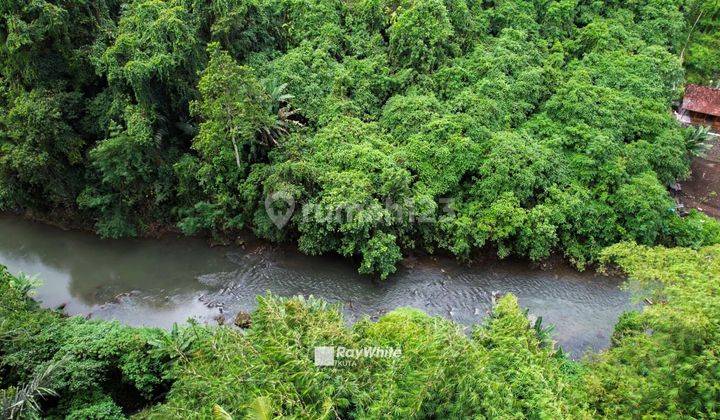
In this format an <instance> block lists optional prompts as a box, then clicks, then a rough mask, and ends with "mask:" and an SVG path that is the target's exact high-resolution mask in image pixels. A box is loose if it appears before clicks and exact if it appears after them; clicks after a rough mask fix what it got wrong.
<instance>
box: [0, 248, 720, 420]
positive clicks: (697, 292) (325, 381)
mask: <svg viewBox="0 0 720 420" xmlns="http://www.w3.org/2000/svg"><path fill="white" fill-rule="evenodd" d="M601 255H602V256H601V258H602V260H603V261H604V263H605V266H606V267H607V269H608V270H609V269H613V268H614V267H620V268H621V269H622V270H623V271H625V272H626V273H627V274H628V276H629V280H628V286H629V287H630V288H631V289H632V290H634V291H635V292H636V296H637V298H638V299H640V298H642V299H646V301H647V302H649V303H648V304H646V305H645V308H644V309H643V310H642V311H640V312H629V313H626V314H625V315H623V316H622V317H621V318H620V321H619V322H618V324H617V325H616V327H615V332H614V334H613V338H612V345H611V347H610V348H609V349H608V350H606V351H604V352H602V353H600V354H588V355H586V357H585V358H583V359H582V360H580V361H574V360H571V359H570V358H568V356H567V355H566V354H565V353H563V352H562V349H560V348H558V347H557V346H556V345H555V344H554V343H553V341H552V339H551V336H550V335H549V333H548V330H547V329H546V328H544V327H543V326H542V325H540V323H539V322H531V321H530V320H529V319H528V317H527V312H526V311H523V310H522V309H521V308H520V307H519V306H518V302H517V299H516V298H515V297H514V296H512V295H506V296H504V297H502V298H500V299H499V300H498V302H497V304H496V306H495V308H494V310H493V313H492V315H491V316H489V317H488V318H486V319H485V321H484V322H483V323H482V324H481V325H477V326H475V327H473V328H472V329H471V331H470V332H469V335H468V331H466V330H464V329H463V328H462V327H461V326H459V325H457V324H454V323H453V322H451V321H448V320H446V319H444V318H441V317H430V316H428V315H425V314H424V313H422V312H421V311H419V310H415V309H409V308H400V309H396V310H394V311H392V312H390V313H388V314H387V315H385V316H383V317H382V318H380V320H378V321H377V322H372V321H370V320H368V319H365V320H362V321H360V322H358V323H356V324H355V325H353V326H352V327H348V326H347V324H346V322H345V321H344V320H343V318H342V315H341V312H340V311H339V308H338V307H337V306H334V305H329V304H327V303H325V302H323V301H321V300H318V299H314V298H309V299H303V298H299V297H295V298H291V299H283V298H279V297H276V296H273V295H267V296H263V297H259V298H258V308H257V310H256V311H255V312H254V313H253V314H252V326H251V327H250V328H249V329H245V330H241V329H238V328H236V327H234V326H215V327H208V326H202V325H197V324H192V323H191V324H189V325H187V326H184V327H175V328H173V329H172V330H171V331H165V330H160V329H151V328H131V327H125V326H122V325H119V324H118V323H117V322H107V321H100V320H86V319H85V318H81V317H72V318H67V317H64V316H63V315H62V314H61V313H59V312H56V311H50V310H43V309H39V307H38V305H37V303H36V302H35V301H34V300H32V299H31V298H30V295H29V293H30V292H31V287H30V286H28V282H27V279H25V278H22V277H20V278H18V277H14V276H11V275H9V274H8V273H7V271H5V270H3V271H2V272H1V274H0V292H1V293H0V304H1V305H0V319H2V322H0V389H3V388H4V390H3V391H1V392H0V401H1V402H2V404H3V410H4V411H3V413H4V414H5V415H6V416H8V417H9V418H19V417H18V415H17V413H20V414H22V415H26V416H32V415H38V416H39V415H42V416H43V417H48V418H62V417H66V418H73V419H90V418H92V419H119V418H124V417H125V416H129V415H134V416H135V417H136V418H140V419H167V418H183V419H187V418H212V417H213V416H215V417H214V418H220V419H227V418H244V417H245V416H247V417H248V418H263V419H270V418H276V417H279V416H283V417H293V418H379V417H383V418H470V417H472V418H498V417H500V418H523V417H527V418H591V417H592V418H597V417H606V418H641V417H645V418H715V417H717V416H719V415H720V404H718V402H719V401H720V359H719V358H718V357H717V355H718V353H719V352H720V246H717V245H716V246H712V247H704V248H701V249H699V250H693V249H688V248H651V247H646V246H642V245H637V244H633V243H630V244H619V245H615V246H613V247H610V248H608V249H607V250H605V251H603V252H602V254H601ZM316 346H338V347H339V346H343V347H346V348H364V347H382V348H398V349H400V350H401V354H400V355H399V357H394V358H360V359H358V360H356V361H355V362H356V363H354V364H352V365H349V366H336V367H322V366H316V365H315V363H314V359H313V350H314V348H315V347H316ZM19 395H20V396H22V397H23V398H24V399H23V398H18V396H19ZM27 396H30V397H31V398H32V399H29V398H27ZM17 401H26V402H25V403H24V404H22V403H21V404H19V405H18V403H17ZM12 410H15V411H12ZM20 410H22V411H20ZM7 413H16V415H14V416H13V415H8V414H7Z"/></svg>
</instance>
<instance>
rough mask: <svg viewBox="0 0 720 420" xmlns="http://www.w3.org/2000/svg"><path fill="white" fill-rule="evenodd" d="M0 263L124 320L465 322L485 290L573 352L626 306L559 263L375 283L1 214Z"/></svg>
mask: <svg viewBox="0 0 720 420" xmlns="http://www.w3.org/2000/svg"><path fill="white" fill-rule="evenodd" d="M0 264H4V265H6V266H8V268H9V269H10V271H11V272H13V273H18V272H24V273H26V274H30V275H34V276H36V277H37V278H39V279H40V280H42V282H43V283H42V285H41V286H40V287H39V289H38V292H37V298H38V299H39V300H41V301H42V302H43V305H44V306H46V307H58V306H60V305H65V310H66V311H67V312H68V313H70V314H84V315H86V314H92V316H93V317H97V318H103V319H117V320H120V321H121V322H123V323H127V324H130V325H154V326H161V327H168V326H170V325H172V324H173V323H174V322H183V321H185V320H187V319H188V318H195V319H197V320H199V321H201V322H213V318H214V317H216V316H218V315H219V314H220V313H221V312H222V313H224V314H225V315H226V316H227V317H228V318H229V319H230V318H231V315H233V314H234V313H236V312H237V311H239V310H244V311H249V310H252V309H253V308H254V307H255V302H256V300H255V297H256V295H258V294H264V293H266V292H267V291H271V292H273V293H275V294H278V295H281V296H291V295H297V294H302V295H306V296H307V295H314V296H320V297H323V298H325V299H327V300H328V301H331V302H338V303H342V304H343V308H344V312H345V314H346V317H347V319H348V320H349V321H354V320H357V319H358V318H360V317H361V316H364V315H368V316H371V317H373V318H376V317H378V316H380V315H382V314H383V313H385V312H387V311H389V310H392V309H394V308H397V307H400V306H412V307H416V308H420V309H422V310H424V311H426V312H428V313H430V314H432V315H442V316H444V317H447V318H450V319H453V320H455V321H457V322H459V323H462V324H466V325H471V324H476V323H478V322H480V321H481V319H482V318H483V317H484V316H485V315H486V313H487V311H488V310H489V309H490V307H491V302H492V296H493V294H494V293H495V294H498V293H499V294H503V293H508V292H510V293H514V294H516V295H517V296H518V298H519V299H520V303H521V304H522V305H523V306H525V307H527V308H529V310H530V313H531V314H533V315H536V316H542V317H543V320H544V322H545V323H546V324H547V323H549V324H554V325H555V327H556V328H555V332H554V336H555V338H556V340H558V342H559V343H560V345H562V346H563V347H564V348H565V349H568V350H570V351H572V352H573V353H574V354H575V355H578V354H581V353H582V352H583V351H584V350H586V349H593V350H597V349H600V348H602V347H605V346H607V344H608V342H609V336H610V334H611V332H612V325H613V324H614V323H615V322H616V321H617V317H618V316H619V314H620V313H621V312H622V311H624V310H627V309H629V308H630V303H629V299H628V296H627V294H626V293H625V292H622V291H620V290H619V289H618V287H617V286H618V285H619V280H617V279H612V278H607V277H602V276H597V275H593V274H590V273H584V274H583V273H578V272H576V271H574V270H572V269H571V268H568V267H564V266H560V267H555V268H553V269H551V270H538V269H532V268H530V267H529V266H528V264H527V263H523V262H517V261H515V262H511V261H505V262H497V261H491V262H486V263H482V264H476V265H474V266H473V267H464V266H461V265H459V264H456V263H455V262H454V261H452V260H449V259H439V260H438V261H434V260H430V259H423V260H420V261H416V262H415V263H414V264H413V267H412V268H401V269H400V270H399V272H398V273H397V274H396V275H395V276H393V277H391V278H390V279H388V280H387V281H385V282H376V281H373V280H371V279H370V278H368V277H363V276H359V275H358V274H357V273H356V272H355V268H354V267H353V266H352V265H351V264H350V263H348V262H347V261H345V260H342V259H339V258H331V257H327V258H318V257H308V256H304V255H301V254H299V253H297V252H296V251H293V250H290V249H271V248H270V247H267V246H265V247H260V248H256V249H254V250H253V251H245V250H242V249H240V248H236V247H223V248H211V247H209V246H208V245H207V244H206V243H205V242H204V241H203V240H201V239H192V238H164V239H159V240H156V239H152V240H150V239H148V240H113V241H110V240H102V239H99V238H97V237H95V236H93V235H91V234H86V233H80V232H67V231H62V230H60V229H56V228H53V227H50V226H46V225H42V224H39V223H32V222H27V221H23V220H21V219H19V218H16V217H11V216H0Z"/></svg>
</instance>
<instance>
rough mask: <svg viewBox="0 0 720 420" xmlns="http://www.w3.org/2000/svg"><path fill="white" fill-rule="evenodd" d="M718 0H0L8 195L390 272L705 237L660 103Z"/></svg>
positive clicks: (681, 152) (88, 216)
mask: <svg viewBox="0 0 720 420" xmlns="http://www.w3.org/2000/svg"><path fill="white" fill-rule="evenodd" d="M716 3H717V2H707V1H690V0H688V1H684V0H682V1H681V0H676V1H657V0H642V1H635V2H631V3H627V4H626V3H622V2H610V1H587V0H558V1H545V2H536V1H535V2H533V1H526V0H507V1H506V0H503V1H483V2H481V1H477V0H422V1H420V0H402V1H394V2H391V1H386V0H362V1H355V2H340V1H335V0H316V1H312V2H300V1H294V0H223V1H219V2H203V1H197V0H172V1H160V0H126V1H119V0H118V1H110V0H105V1H92V2H90V1H87V0H63V1H60V2H49V1H45V0H33V1H30V2H18V1H9V2H4V3H3V5H2V11H3V14H2V18H1V19H0V60H1V62H2V68H1V69H0V74H1V75H2V76H0V77H1V79H2V80H0V109H1V110H2V117H0V206H1V207H2V208H4V209H11V210H15V211H24V212H28V213H31V214H34V215H37V216H41V217H44V218H49V219H55V220H60V221H63V222H68V223H74V224H85V225H89V226H88V227H93V228H94V229H95V230H96V231H97V232H99V233H100V234H102V235H104V236H111V237H120V236H134V235H147V234H152V233H155V232H156V231H160V230H164V229H167V228H171V227H173V226H179V227H180V228H181V229H182V230H183V231H184V232H186V233H188V234H196V233H208V234H212V235H214V236H215V237H216V238H217V239H223V238H224V239H229V238H232V237H233V236H234V235H235V234H236V233H237V232H238V231H241V230H252V231H254V232H255V233H256V234H258V235H259V236H261V237H264V238H268V239H270V240H273V241H297V243H298V244H299V246H300V248H301V249H303V250H304V251H306V252H309V253H313V254H317V253H326V252H337V253H340V254H341V255H344V256H348V257H355V258H357V261H359V265H360V270H361V271H362V272H368V273H377V274H379V275H380V276H381V277H386V276H388V275H389V274H390V273H392V272H393V271H394V270H395V264H396V262H397V261H398V260H399V259H400V258H401V257H402V255H403V254H405V253H407V252H409V251H411V250H413V249H416V250H420V251H426V252H436V251H437V250H445V251H449V252H451V253H453V254H455V255H457V256H459V257H461V258H471V257H472V255H473V254H474V253H475V252H477V251H479V250H494V251H497V252H498V253H499V254H500V255H501V256H507V255H510V254H516V255H520V256H523V257H527V258H530V259H533V260H538V259H542V258H545V257H547V256H548V255H550V254H552V253H559V254H564V255H565V256H567V257H568V258H569V259H571V260H572V261H574V262H575V263H576V264H578V265H579V266H583V265H585V264H587V263H589V262H593V261H596V259H597V256H598V252H599V250H600V249H602V248H603V247H605V246H608V245H611V244H613V243H616V242H618V241H622V240H632V241H637V242H639V243H643V244H646V245H652V244H663V245H676V244H680V245H685V244H688V243H691V244H693V246H699V245H701V244H709V243H712V242H713V241H715V240H716V239H717V238H716V237H714V236H704V235H705V234H706V233H707V232H708V229H705V228H704V227H703V228H702V229H701V224H698V223H696V221H695V220H694V219H693V220H690V219H684V218H681V217H679V216H678V215H677V214H676V213H675V212H674V211H673V208H674V204H673V202H672V200H671V199H670V196H669V195H668V193H667V192H666V190H665V187H667V186H669V185H672V184H673V183H675V182H676V181H677V180H679V179H682V178H684V177H686V176H687V175H688V172H689V167H688V166H689V165H688V164H689V160H690V157H691V155H692V153H696V146H695V144H694V143H693V142H691V141H688V138H691V137H692V136H690V135H687V134H686V133H684V132H683V129H682V128H681V127H680V126H679V125H678V124H677V123H676V122H675V121H674V119H673V118H672V116H671V114H670V113H669V112H668V109H669V108H670V105H671V103H672V101H674V100H676V99H678V98H679V95H680V94H681V90H682V83H683V76H684V72H683V64H684V65H686V67H687V69H688V71H689V76H688V77H689V80H692V81H701V80H708V79H713V78H715V75H714V73H712V72H713V71H714V70H713V69H715V68H717V66H716V65H714V64H713V63H714V61H713V60H714V58H713V57H715V56H716V55H717V54H716V52H717V51H719V50H720V49H717V48H713V45H714V44H713V42H714V41H713V39H714V37H715V35H716V33H717V31H716V30H714V28H715V26H716V25H715V23H713V22H716V21H717V19H716V17H717V16H716V15H717V7H716V6H717V4H716ZM713 25H715V26H713ZM715 29H716V28H715ZM273 194H282V195H283V196H284V197H292V200H293V201H294V207H293V208H294V209H295V213H294V214H293V215H292V217H291V218H290V220H289V222H288V223H287V224H286V225H283V226H282V228H278V227H277V226H276V225H275V223H274V221H273V220H272V218H270V217H269V215H268V214H267V209H266V206H265V204H266V199H268V197H271V196H272V195H273ZM448 203H451V204H448ZM275 204H276V205H278V206H280V204H278V203H275ZM275 204H274V205H275ZM286 208H289V207H286ZM276 210H278V211H280V210H283V209H280V208H279V207H278V208H277V209H276ZM448 210H450V211H448ZM330 213H333V214H337V213H343V214H345V216H343V217H340V218H338V217H328V214H330ZM347 213H353V214H355V215H356V216H355V217H347ZM398 213H400V214H401V215H400V216H398ZM420 214H421V215H422V216H423V217H415V215H420ZM409 215H412V216H409ZM419 219H422V220H425V222H423V223H419V222H418V220H419ZM428 220H430V221H429V222H428ZM709 223H711V222H709V221H708V222H707V223H704V224H702V225H703V226H704V225H706V224H709ZM688 238H693V239H692V240H689V239H688Z"/></svg>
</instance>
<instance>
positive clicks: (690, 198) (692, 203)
mask: <svg viewBox="0 0 720 420" xmlns="http://www.w3.org/2000/svg"><path fill="white" fill-rule="evenodd" d="M691 169H692V174H691V175H690V178H689V179H688V180H687V181H684V182H681V183H680V186H681V191H679V193H678V199H679V200H680V202H681V203H682V204H684V205H685V208H686V209H688V210H690V209H696V210H699V211H701V212H703V213H705V214H707V215H708V216H712V217H715V218H718V219H720V137H716V140H715V144H714V145H713V148H712V149H710V150H709V151H708V153H707V154H706V155H705V156H704V157H696V158H695V159H693V162H692V165H691Z"/></svg>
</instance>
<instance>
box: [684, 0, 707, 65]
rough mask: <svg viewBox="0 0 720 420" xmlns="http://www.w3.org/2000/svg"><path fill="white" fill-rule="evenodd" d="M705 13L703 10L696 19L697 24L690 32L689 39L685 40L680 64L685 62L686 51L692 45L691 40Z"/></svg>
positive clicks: (694, 24)
mask: <svg viewBox="0 0 720 420" xmlns="http://www.w3.org/2000/svg"><path fill="white" fill-rule="evenodd" d="M703 13H705V11H704V10H701V11H700V13H698V16H697V19H695V23H693V26H692V28H690V31H689V32H688V36H687V39H685V45H683V48H682V51H680V63H681V64H682V63H684V62H685V50H686V49H687V46H688V44H689V43H690V38H691V37H692V33H693V31H695V27H696V26H697V24H698V22H700V18H701V17H702V15H703Z"/></svg>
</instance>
